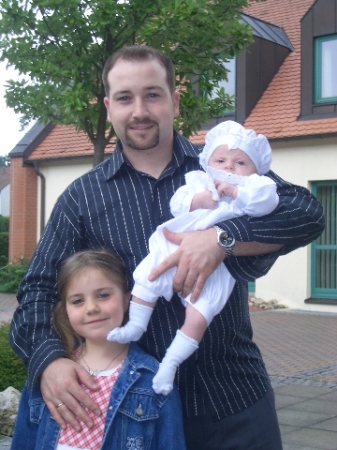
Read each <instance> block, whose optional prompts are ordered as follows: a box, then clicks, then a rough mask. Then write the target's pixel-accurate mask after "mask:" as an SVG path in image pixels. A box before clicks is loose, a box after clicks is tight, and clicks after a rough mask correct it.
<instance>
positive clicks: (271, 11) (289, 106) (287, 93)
mask: <svg viewBox="0 0 337 450" xmlns="http://www.w3.org/2000/svg"><path fill="white" fill-rule="evenodd" d="M314 3H315V1H314V0H301V1H295V0H281V1H280V0H266V1H264V2H261V3H255V2H253V3H251V5H250V6H249V7H247V8H246V9H245V11H244V12H245V13H246V14H249V15H251V16H253V17H256V18H258V19H261V20H264V21H266V22H270V23H273V24H274V25H277V26H279V27H282V28H284V30H285V31H286V33H287V35H288V37H289V39H290V41H291V43H292V45H293V47H294V51H293V52H291V53H290V54H289V56H288V57H287V58H286V60H285V61H284V63H283V65H282V66H281V68H280V70H279V72H278V73H277V74H276V75H275V77H274V78H273V80H272V81H271V83H270V85H269V86H268V88H267V90H266V91H265V93H264V94H263V96H262V97H261V99H260V100H259V102H258V103H257V105H256V106H255V108H254V109H253V111H252V112H251V114H250V115H249V117H248V118H247V120H246V122H245V126H246V127H248V128H253V129H254V130H255V131H256V132H257V133H263V134H264V135H266V136H267V138H268V139H272V138H284V137H295V136H305V135H317V134H325V133H336V132H337V117H334V118H329V119H328V118H324V119H318V118H315V119H313V120H301V121H298V120H297V118H298V117H299V115H300V87H301V86H300V82H301V72H300V64H301V22H300V21H301V19H302V17H303V16H304V15H305V14H306V12H307V11H308V10H309V9H310V7H311V6H312V5H313V4H314Z"/></svg>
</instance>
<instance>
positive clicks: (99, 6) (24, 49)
mask: <svg viewBox="0 0 337 450" xmlns="http://www.w3.org/2000/svg"><path fill="white" fill-rule="evenodd" d="M248 3H249V2H248V0H213V1H209V0H129V1H126V2H122V1H112V0H92V1H90V2H88V1H87V0H2V1H1V3H0V17H1V19H0V30H1V32H0V36H1V39H0V60H3V61H4V60H7V61H8V63H9V65H11V66H15V67H16V68H17V70H18V71H19V72H20V74H21V78H20V79H19V80H18V81H13V80H11V81H8V82H7V86H6V101H7V104H8V106H10V107H11V108H13V109H14V110H15V112H17V113H20V114H22V124H23V125H25V124H27V123H29V122H30V121H31V120H40V121H42V122H44V123H47V122H49V121H52V122H54V123H63V124H68V125H72V126H75V127H76V129H77V130H81V131H84V132H85V133H86V134H87V136H88V138H89V139H90V141H91V142H92V143H93V145H94V148H95V158H94V163H95V164H96V163H98V162H100V161H102V160H103V152H104V148H105V147H106V145H107V144H108V143H109V142H110V141H111V140H112V139H113V138H114V136H115V133H114V130H113V128H112V127H111V126H110V125H109V126H107V125H106V109H105V106H104V102H103V99H104V88H103V84H102V81H101V73H102V69H103V65H104V62H105V61H106V60H107V58H108V57H109V56H110V55H111V54H112V53H113V52H115V51H116V50H118V49H120V48H121V47H123V46H125V45H131V44H140V43H146V44H147V45H150V46H152V47H155V48H158V49H161V50H163V51H164V52H166V53H167V54H169V55H170V56H171V57H172V59H173V61H174V64H175V67H176V74H177V88H178V89H179V88H181V107H180V118H179V120H178V122H177V123H176V126H177V127H178V128H180V129H181V131H182V133H183V134H184V135H185V136H189V135H191V133H192V132H193V131H196V130H198V129H199V128H200V124H201V123H202V122H203V121H204V120H205V119H207V118H209V117H215V116H218V115H221V112H222V111H224V110H226V109H227V110H228V109H230V108H231V107H232V104H231V99H230V98H229V97H228V95H225V94H224V93H221V92H220V96H219V98H218V99H216V100H213V101H212V100H210V99H209V97H208V96H207V95H205V93H206V94H209V93H211V92H212V91H213V89H214V88H216V87H217V85H218V82H219V81H220V80H222V79H226V77H227V75H226V74H227V71H226V69H225V68H224V66H223V61H226V60H228V59H229V58H233V57H234V56H235V55H238V54H239V53H240V52H241V51H242V50H244V48H245V47H246V46H247V45H248V44H249V43H250V42H251V39H252V31H251V29H250V27H249V26H248V25H246V24H245V23H243V22H242V21H240V14H239V11H240V10H241V9H242V7H244V6H246V5H247V4H248ZM205 73H207V83H204V85H203V87H202V89H203V92H201V90H200V89H199V88H198V87H197V85H196V84H195V81H196V80H197V79H198V77H200V76H201V75H203V74H205ZM107 127H108V128H107Z"/></svg>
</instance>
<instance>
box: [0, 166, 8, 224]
mask: <svg viewBox="0 0 337 450" xmlns="http://www.w3.org/2000/svg"><path fill="white" fill-rule="evenodd" d="M9 173H10V167H0V215H1V216H4V217H9V198H10V185H9V178H10V176H9Z"/></svg>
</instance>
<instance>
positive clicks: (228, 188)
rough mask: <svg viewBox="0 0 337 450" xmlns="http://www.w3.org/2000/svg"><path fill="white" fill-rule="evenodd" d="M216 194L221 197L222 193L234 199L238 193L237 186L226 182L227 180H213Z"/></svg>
mask: <svg viewBox="0 0 337 450" xmlns="http://www.w3.org/2000/svg"><path fill="white" fill-rule="evenodd" d="M214 185H215V188H216V190H217V193H218V196H219V197H220V198H221V197H222V196H223V195H226V196H227V197H231V198H233V199H235V198H236V197H237V195H238V187H237V186H233V185H232V184H229V183H227V181H219V180H216V181H215V182H214Z"/></svg>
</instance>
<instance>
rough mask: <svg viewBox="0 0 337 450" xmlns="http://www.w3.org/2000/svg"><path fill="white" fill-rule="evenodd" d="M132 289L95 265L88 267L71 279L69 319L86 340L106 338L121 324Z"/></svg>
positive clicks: (68, 298)
mask: <svg viewBox="0 0 337 450" xmlns="http://www.w3.org/2000/svg"><path fill="white" fill-rule="evenodd" d="M129 299H130V292H123V291H122V289H121V287H120V286H119V285H118V284H116V283H115V282H114V281H113V280H112V279H110V278H108V277H107V276H106V274H105V273H104V272H103V271H101V270H99V269H94V268H88V269H84V270H82V271H81V272H79V273H78V274H77V275H76V276H75V277H74V278H73V280H71V281H70V283H69V285H68V287H67V290H66V309H67V313H68V317H69V321H70V324H71V326H72V327H73V329H74V330H75V331H76V333H77V334H79V335H80V336H82V337H84V338H85V339H86V340H92V341H104V342H105V341H106V337H107V334H108V332H109V331H111V330H112V329H113V328H115V327H119V326H121V324H122V322H123V319H124V314H125V312H126V310H127V308H128V305H129Z"/></svg>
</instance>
